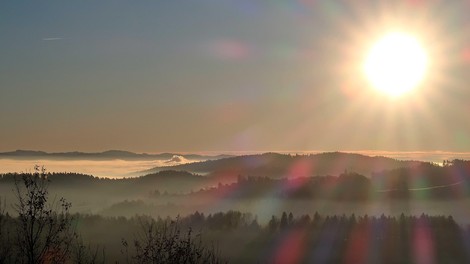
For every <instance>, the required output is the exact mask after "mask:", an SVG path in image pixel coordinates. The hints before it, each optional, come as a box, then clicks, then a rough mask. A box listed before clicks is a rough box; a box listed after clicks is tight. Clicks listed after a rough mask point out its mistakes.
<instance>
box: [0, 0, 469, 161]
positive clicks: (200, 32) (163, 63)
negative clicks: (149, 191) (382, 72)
mask: <svg viewBox="0 0 470 264" xmlns="http://www.w3.org/2000/svg"><path fill="white" fill-rule="evenodd" d="M355 2H356V1H347V0H343V1H326V0H315V1H314V0H299V1H267V0H264V1H262V0H250V1H249V0H230V1H229V0H198V1H180V0H172V1H150V0H148V1H121V0H115V1H86V0H85V1H51V0H46V1H21V0H15V1H12V0H6V1H2V2H1V3H0V112H1V114H0V123H1V124H2V125H1V130H0V138H1V140H0V151H7V150H14V149H41V150H48V151H69V150H81V151H100V150H106V149H126V150H132V151H139V152H140V151H146V152H160V151H189V152H191V151H223V150H231V151H250V150H253V151H255V150H285V151H286V150H364V149H380V150H450V151H468V150H470V137H469V133H470V124H469V122H468V121H467V117H468V114H470V112H469V111H470V108H469V107H468V106H467V101H468V97H469V96H470V92H469V91H468V90H469V89H468V88H467V86H466V83H467V81H468V77H467V76H466V75H467V71H468V67H467V65H466V59H467V60H468V59H470V55H467V56H469V57H468V58H466V57H465V54H467V53H466V52H467V48H466V47H467V45H468V43H467V41H468V40H469V37H470V34H469V33H470V32H468V30H467V29H466V28H469V27H468V22H469V21H467V20H468V19H467V18H466V15H465V14H467V13H468V12H470V8H469V7H468V4H467V3H466V2H463V1H462V2H458V3H457V2H452V3H450V4H449V2H447V3H445V2H444V1H372V0H371V1H360V2H361V3H357V2H356V3H355ZM390 21H392V22H393V23H396V24H397V25H399V27H401V28H404V29H408V27H410V28H414V27H415V28H418V29H420V30H424V31H425V32H426V33H428V32H432V33H429V34H428V35H426V37H427V38H425V40H424V41H425V46H427V47H428V48H429V50H437V51H436V54H437V55H436V56H435V58H436V59H435V61H436V62H439V63H436V65H438V66H439V67H436V68H438V69H439V71H437V70H436V71H435V72H433V76H439V78H437V77H436V78H430V79H439V80H438V81H434V82H432V83H431V82H429V86H427V87H423V88H422V91H421V92H420V93H418V92H417V93H416V95H415V96H414V97H413V98H404V99H402V100H400V101H398V102H397V100H394V101H390V100H389V99H387V98H383V97H381V96H380V95H377V94H374V93H373V92H371V91H370V87H367V84H366V83H364V82H363V80H362V79H361V78H362V77H361V76H360V74H358V73H357V68H358V67H359V66H358V65H360V63H361V61H360V60H361V54H362V53H363V52H364V50H363V48H362V47H363V46H364V45H365V43H368V42H370V41H372V40H373V39H374V37H375V36H377V35H380V33H381V32H384V33H385V32H386V30H388V26H390V24H393V23H392V22H390ZM419 33H422V32H421V31H419ZM423 35H425V34H424V33H423ZM436 47H437V48H436ZM469 54H470V53H469ZM442 58H445V59H442Z"/></svg>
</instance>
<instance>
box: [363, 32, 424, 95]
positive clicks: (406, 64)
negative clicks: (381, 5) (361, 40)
mask: <svg viewBox="0 0 470 264" xmlns="http://www.w3.org/2000/svg"><path fill="white" fill-rule="evenodd" d="M427 67H428V56H427V54H426V51H425V50H424V48H423V47H422V46H421V44H420V43H419V41H418V40H417V39H416V38H415V37H414V36H413V35H410V34H407V33H403V32H391V33H388V34H386V35H385V36H383V37H382V38H381V39H379V40H378V41H377V42H376V43H375V44H374V45H373V46H372V48H371V49H370V51H369V53H368V54H367V56H366V58H365V61H364V65H363V70H364V73H365V75H366V77H367V79H368V80H369V81H370V83H371V84H372V86H373V87H374V88H376V89H378V90H380V91H382V92H384V93H386V94H388V95H390V96H392V97H397V96H400V95H402V94H404V93H406V92H409V91H410V90H412V89H413V88H415V87H417V86H418V85H419V84H420V83H421V82H422V81H423V79H424V77H425V73H426V69H427Z"/></svg>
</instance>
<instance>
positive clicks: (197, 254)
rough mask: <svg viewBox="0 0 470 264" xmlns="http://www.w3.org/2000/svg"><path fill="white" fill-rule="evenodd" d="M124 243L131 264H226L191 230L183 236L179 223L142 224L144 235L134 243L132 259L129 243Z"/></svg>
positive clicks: (139, 236) (154, 222) (147, 222)
mask: <svg viewBox="0 0 470 264" xmlns="http://www.w3.org/2000/svg"><path fill="white" fill-rule="evenodd" d="M122 244H123V246H124V252H125V254H126V255H127V262H128V263H142V264H147V263H162V264H166V263H223V261H222V260H221V259H220V257H219V254H218V252H217V250H215V248H214V247H207V246H206V245H204V244H203V243H202V241H201V235H200V234H197V235H194V234H193V231H192V230H191V228H189V229H188V231H187V232H184V233H182V232H181V227H180V226H179V223H178V221H171V222H166V221H165V222H164V223H161V224H158V223H157V222H156V221H155V220H150V221H145V222H142V232H141V233H140V234H137V236H136V239H135V240H134V241H133V246H134V247H133V250H134V254H133V255H132V256H131V257H129V244H128V243H127V241H125V240H123V242H122Z"/></svg>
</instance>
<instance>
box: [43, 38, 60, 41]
mask: <svg viewBox="0 0 470 264" xmlns="http://www.w3.org/2000/svg"><path fill="white" fill-rule="evenodd" d="M42 40H43V41H56V40H64V38H42Z"/></svg>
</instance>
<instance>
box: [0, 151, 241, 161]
mask: <svg viewBox="0 0 470 264" xmlns="http://www.w3.org/2000/svg"><path fill="white" fill-rule="evenodd" d="M174 156H182V157H184V158H185V159H188V160H196V161H197V160H212V159H220V158H227V157H232V156H230V155H214V156H210V155H199V154H179V153H158V154H148V153H134V152H130V151H123V150H108V151H104V152H79V151H73V152H52V153H49V152H44V151H35V150H15V151H10V152H0V159H1V158H13V159H25V160H28V159H38V158H41V159H51V160H113V159H122V160H169V159H171V158H173V157H174Z"/></svg>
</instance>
